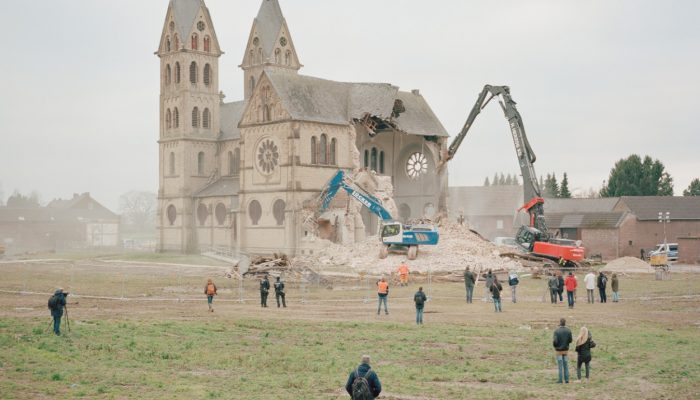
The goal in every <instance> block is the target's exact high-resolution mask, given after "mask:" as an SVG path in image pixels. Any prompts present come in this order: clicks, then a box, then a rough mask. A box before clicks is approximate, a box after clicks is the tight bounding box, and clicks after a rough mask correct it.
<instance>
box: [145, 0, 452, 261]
mask: <svg viewBox="0 0 700 400" xmlns="http://www.w3.org/2000/svg"><path fill="white" fill-rule="evenodd" d="M289 4H290V6H293V4H294V3H293V2H290V3H289ZM247 40H248V42H247V46H246V51H245V53H244V54H242V58H241V63H240V65H239V67H240V68H241V69H242V70H243V80H244V83H245V85H244V87H245V89H244V93H243V99H242V100H239V101H233V102H224V96H223V93H221V92H220V90H219V68H220V66H219V58H220V57H221V55H222V54H223V53H222V49H221V47H220V43H219V41H218V39H217V35H216V31H215V29H214V24H213V22H212V18H211V15H210V13H209V10H208V9H207V7H206V5H205V3H204V1H203V0H170V2H169V6H168V10H167V13H166V17H165V23H164V25H163V31H162V36H161V40H160V44H159V46H158V51H157V52H156V54H157V56H158V57H159V58H160V82H161V85H160V86H161V91H160V134H159V140H158V145H159V150H160V151H159V157H160V160H159V190H158V250H159V251H175V252H199V251H202V250H205V249H208V248H212V247H216V248H226V249H230V250H231V251H241V252H245V253H249V254H271V253H278V254H280V253H284V254H287V255H288V256H294V255H297V254H301V253H302V252H303V251H304V248H305V246H307V244H308V242H309V240H308V238H309V237H314V235H315V234H316V232H313V231H310V230H311V229H310V228H309V227H308V224H307V223H306V222H308V221H305V219H308V213H305V212H304V209H305V207H306V208H308V205H309V204H312V203H313V202H314V201H315V200H317V199H318V197H319V195H320V192H321V190H322V189H323V187H324V185H325V184H326V183H327V181H328V180H329V179H330V177H331V176H333V175H334V174H335V173H336V172H337V171H338V170H339V169H342V170H344V171H346V172H349V173H351V174H352V173H355V172H358V171H370V173H371V174H376V175H378V176H383V177H387V179H390V180H391V183H392V184H393V199H394V202H395V204H396V206H397V215H392V217H393V218H395V219H398V220H402V221H409V220H412V219H419V218H432V217H435V216H436V215H437V214H438V213H440V212H444V211H445V209H446V205H447V173H446V172H443V173H439V172H438V171H437V169H436V167H437V165H438V163H439V161H440V159H441V156H442V154H444V152H445V148H446V141H447V137H448V135H447V132H446V131H445V128H444V127H443V126H442V124H441V123H440V121H439V120H438V118H437V117H436V116H435V114H434V113H433V111H432V110H431V108H430V106H429V105H428V103H427V102H426V100H425V99H424V98H423V96H421V94H420V93H419V91H418V90H411V91H402V90H400V89H399V88H398V87H396V86H394V85H391V84H389V83H349V82H336V81H331V80H326V79H322V78H316V77H311V76H306V75H302V74H300V73H299V70H300V69H301V68H302V64H301V62H300V57H299V54H297V51H296V47H295V44H294V40H293V38H292V35H291V32H290V30H289V27H288V26H287V21H286V20H285V18H284V16H283V14H282V10H281V8H280V5H279V2H278V1H277V0H262V4H261V6H260V10H259V12H258V15H257V17H256V18H255V19H254V20H253V25H252V27H251V30H250V34H249V36H248V39H247ZM345 201H346V202H348V204H347V206H346V207H345V208H347V209H348V210H349V209H351V208H354V207H357V205H350V204H349V202H352V200H349V199H347V198H346V199H345ZM358 209H359V207H358ZM359 215H360V217H358V218H357V220H356V221H351V220H348V221H347V222H346V223H347V224H348V226H350V232H351V233H350V235H351V236H353V237H352V238H351V239H352V240H361V239H363V238H364V236H365V235H373V234H376V231H377V226H378V221H377V217H376V216H375V215H373V214H370V213H369V212H368V211H367V210H366V209H362V211H361V212H360V213H359ZM331 223H338V222H337V221H331ZM345 239H346V241H347V238H345ZM352 240H350V241H352Z"/></svg>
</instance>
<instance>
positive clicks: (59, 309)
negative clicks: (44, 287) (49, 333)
mask: <svg viewBox="0 0 700 400" xmlns="http://www.w3.org/2000/svg"><path fill="white" fill-rule="evenodd" d="M66 296H68V293H64V292H63V289H60V288H59V289H56V291H55V292H54V293H53V296H51V297H50V298H49V310H50V311H51V317H53V333H54V334H55V335H56V336H61V317H62V316H63V309H64V308H65V307H66Z"/></svg>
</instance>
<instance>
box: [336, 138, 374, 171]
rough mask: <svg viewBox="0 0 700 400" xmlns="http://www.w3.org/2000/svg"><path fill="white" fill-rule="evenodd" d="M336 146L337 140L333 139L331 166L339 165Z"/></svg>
mask: <svg viewBox="0 0 700 400" xmlns="http://www.w3.org/2000/svg"><path fill="white" fill-rule="evenodd" d="M335 146H336V140H335V138H333V139H331V151H330V153H331V157H330V158H331V159H330V164H331V165H338V160H337V159H336V155H335ZM382 154H384V153H383V152H382Z"/></svg>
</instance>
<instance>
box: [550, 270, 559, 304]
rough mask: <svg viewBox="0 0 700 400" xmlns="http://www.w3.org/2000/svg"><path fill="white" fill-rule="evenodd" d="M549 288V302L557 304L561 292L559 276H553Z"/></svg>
mask: <svg viewBox="0 0 700 400" xmlns="http://www.w3.org/2000/svg"><path fill="white" fill-rule="evenodd" d="M547 287H548V288H549V300H550V301H551V302H552V304H557V291H558V290H559V282H558V281H557V276H556V275H552V276H550V277H549V280H547Z"/></svg>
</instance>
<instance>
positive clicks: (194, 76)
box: [190, 61, 197, 83]
mask: <svg viewBox="0 0 700 400" xmlns="http://www.w3.org/2000/svg"><path fill="white" fill-rule="evenodd" d="M190 82H191V83H197V63H196V62H194V61H192V63H191V64H190Z"/></svg>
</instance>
